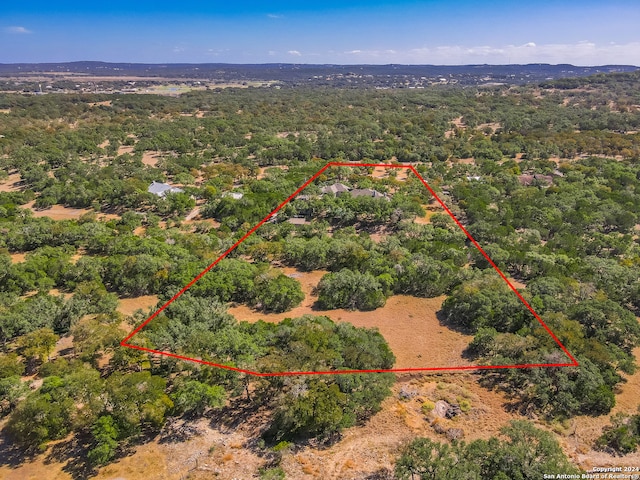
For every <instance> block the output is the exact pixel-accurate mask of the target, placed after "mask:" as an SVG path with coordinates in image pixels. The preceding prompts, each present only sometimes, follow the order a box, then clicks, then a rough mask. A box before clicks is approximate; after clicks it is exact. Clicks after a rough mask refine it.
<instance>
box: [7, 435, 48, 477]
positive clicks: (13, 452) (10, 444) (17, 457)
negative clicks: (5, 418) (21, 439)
mask: <svg viewBox="0 0 640 480" xmlns="http://www.w3.org/2000/svg"><path fill="white" fill-rule="evenodd" d="M39 454H40V452H39V451H37V450H36V449H25V448H23V447H20V446H19V445H17V444H16V443H15V442H14V441H13V440H12V439H11V438H10V437H9V435H8V434H7V433H5V432H4V431H0V465H2V466H6V467H10V468H18V467H19V466H20V465H22V464H24V463H26V462H29V461H31V460H34V459H35V458H36V457H37V456H38V455H39Z"/></svg>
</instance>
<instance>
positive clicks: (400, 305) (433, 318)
mask: <svg viewBox="0 0 640 480" xmlns="http://www.w3.org/2000/svg"><path fill="white" fill-rule="evenodd" d="M283 270H284V272H285V274H287V275H289V276H292V277H293V278H296V279H297V280H298V281H299V282H300V284H301V286H302V290H303V292H304V294H305V299H304V300H303V301H302V304H301V305H300V306H299V307H296V308H294V309H293V310H290V311H289V312H284V313H268V314H265V313H261V312H257V311H255V310H252V309H251V308H249V307H247V306H245V305H239V306H234V307H231V308H229V313H231V314H232V315H233V316H235V317H236V318H237V319H238V320H239V321H248V322H256V321H258V320H264V321H266V322H280V321H282V320H283V319H285V318H296V317H300V316H302V315H306V314H309V315H326V316H328V317H329V318H331V319H332V320H333V321H335V322H349V323H352V324H353V325H355V326H357V327H366V328H373V327H375V328H378V329H379V330H380V333H382V335H383V336H384V338H385V339H386V340H387V342H388V343H389V346H390V347H391V350H392V351H393V353H394V355H395V356H396V359H397V360H396V364H395V366H394V368H428V367H455V366H463V365H471V363H470V362H469V361H468V360H466V359H465V358H463V356H462V352H463V351H464V349H465V348H466V347H467V345H468V344H469V342H470V341H471V339H472V338H473V337H472V336H470V335H463V334H461V333H459V332H456V331H453V330H451V329H449V328H447V327H446V326H444V325H442V324H441V323H440V321H439V320H438V318H437V312H438V311H439V310H440V308H441V306H442V302H443V301H444V299H445V298H446V297H444V296H441V297H436V298H416V297H411V296H408V295H394V296H392V297H390V298H389V299H388V300H387V303H386V305H385V306H384V307H382V308H378V309H376V310H374V311H371V312H360V311H350V310H343V309H338V310H314V309H313V306H314V304H315V302H316V300H317V297H316V296H314V295H313V289H314V288H315V286H316V285H317V284H318V282H319V281H320V279H321V278H322V276H323V275H324V274H325V273H327V272H324V271H314V272H298V271H297V270H295V269H293V268H285V269H283Z"/></svg>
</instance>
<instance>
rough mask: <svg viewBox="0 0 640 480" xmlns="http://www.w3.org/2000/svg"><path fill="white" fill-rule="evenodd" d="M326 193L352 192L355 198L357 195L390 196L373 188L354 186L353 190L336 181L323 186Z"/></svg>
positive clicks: (334, 194) (322, 190)
mask: <svg viewBox="0 0 640 480" xmlns="http://www.w3.org/2000/svg"><path fill="white" fill-rule="evenodd" d="M320 191H321V192H322V193H324V194H331V195H333V196H337V195H340V194H343V193H350V194H351V196H352V197H353V198H357V197H372V198H386V199H387V200H389V198H388V197H387V196H386V195H385V194H383V193H380V192H378V191H376V190H373V189H371V188H354V189H353V190H352V189H351V188H349V187H347V186H346V185H345V184H343V183H334V184H333V185H328V186H326V187H322V189H321V190H320Z"/></svg>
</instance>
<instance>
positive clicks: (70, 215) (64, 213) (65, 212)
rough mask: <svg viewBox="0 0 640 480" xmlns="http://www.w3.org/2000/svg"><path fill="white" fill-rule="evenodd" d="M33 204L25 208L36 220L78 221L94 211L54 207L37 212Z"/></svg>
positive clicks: (28, 204)
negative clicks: (42, 218)
mask: <svg viewBox="0 0 640 480" xmlns="http://www.w3.org/2000/svg"><path fill="white" fill-rule="evenodd" d="M33 204H34V202H29V203H26V204H25V205H24V208H29V209H30V210H31V211H32V212H33V216H34V217H36V218H41V217H49V218H51V219H52V220H76V219H78V218H80V217H81V216H82V215H85V214H87V213H89V212H92V211H93V210H90V209H86V208H69V207H64V206H62V205H54V206H52V207H51V208H47V209H44V210H37V209H36V208H34V206H33Z"/></svg>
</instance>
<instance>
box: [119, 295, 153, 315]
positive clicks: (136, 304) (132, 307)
mask: <svg viewBox="0 0 640 480" xmlns="http://www.w3.org/2000/svg"><path fill="white" fill-rule="evenodd" d="M157 303H158V297H157V296H156V295H143V296H141V297H133V298H121V299H120V300H118V308H117V309H116V310H118V311H119V312H120V313H122V314H123V315H133V314H134V313H135V312H136V310H144V311H147V310H149V309H150V308H153V307H155V306H156V305H157Z"/></svg>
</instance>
